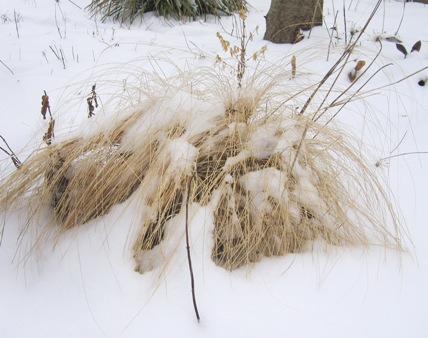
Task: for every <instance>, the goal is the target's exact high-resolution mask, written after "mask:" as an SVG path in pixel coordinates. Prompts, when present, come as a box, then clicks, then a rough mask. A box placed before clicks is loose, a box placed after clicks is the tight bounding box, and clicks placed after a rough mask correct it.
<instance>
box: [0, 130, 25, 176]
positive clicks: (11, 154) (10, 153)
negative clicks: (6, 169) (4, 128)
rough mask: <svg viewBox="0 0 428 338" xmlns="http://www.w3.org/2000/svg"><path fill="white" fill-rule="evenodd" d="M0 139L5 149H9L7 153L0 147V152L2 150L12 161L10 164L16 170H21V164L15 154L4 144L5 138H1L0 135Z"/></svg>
mask: <svg viewBox="0 0 428 338" xmlns="http://www.w3.org/2000/svg"><path fill="white" fill-rule="evenodd" d="M0 138H1V139H2V140H3V142H4V144H6V146H7V148H8V149H9V151H7V150H6V149H4V148H3V147H0V150H2V151H3V152H5V153H6V154H7V155H8V156H9V157H10V159H11V160H12V162H13V164H14V165H15V167H16V169H19V168H21V165H22V163H21V161H20V160H19V158H18V156H16V154H15V153H14V152H13V150H12V149H11V148H10V146H9V144H8V143H7V142H6V140H5V138H4V137H3V136H1V135H0Z"/></svg>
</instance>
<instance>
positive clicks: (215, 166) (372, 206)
mask: <svg viewBox="0 0 428 338" xmlns="http://www.w3.org/2000/svg"><path fill="white" fill-rule="evenodd" d="M273 71H275V73H272V72H273ZM272 74H275V76H272ZM146 76H148V77H149V76H153V75H150V74H146ZM294 80H295V79H291V76H290V73H289V72H286V71H284V72H282V73H279V71H278V67H276V68H275V70H273V69H264V70H263V72H260V74H259V75H257V74H253V75H252V77H251V81H245V82H239V84H240V85H239V86H238V83H237V81H238V80H236V79H235V81H233V80H231V79H230V77H229V76H227V75H224V74H223V73H222V72H221V71H218V70H215V69H211V68H210V69H208V68H207V69H199V70H198V72H197V73H193V72H189V73H186V72H183V73H181V74H179V75H177V76H175V77H173V78H170V79H167V80H162V81H156V80H155V79H154V80H153V81H151V82H150V87H147V88H140V90H141V97H143V99H142V100H141V102H140V103H139V104H138V106H137V105H135V104H134V105H130V106H129V107H128V108H126V109H125V108H124V109H123V110H122V111H117V113H118V114H117V116H116V117H115V118H114V119H113V121H114V123H110V124H108V126H104V127H102V128H100V127H98V128H97V127H95V128H94V129H93V130H91V132H89V133H86V134H84V133H82V134H81V135H76V136H74V137H71V138H69V139H67V140H64V141H61V142H57V141H54V142H52V144H51V145H49V146H47V147H45V148H44V149H41V150H39V151H38V152H36V153H35V154H33V155H32V156H31V157H30V158H29V159H27V160H26V161H25V162H24V163H22V165H21V167H20V169H19V170H15V171H14V172H13V173H12V174H11V175H10V176H8V177H6V178H4V179H2V181H1V183H0V209H1V210H6V209H7V208H9V207H10V205H13V204H16V203H17V202H18V201H20V205H21V206H22V205H24V206H26V207H27V208H28V209H30V210H33V212H29V214H30V215H31V217H32V219H31V220H30V221H31V222H29V223H33V224H32V226H34V227H35V228H37V231H36V233H37V235H36V236H39V237H38V238H48V237H47V236H45V234H46V232H47V231H54V233H55V235H56V238H57V239H58V238H60V237H59V236H60V235H61V234H63V233H64V232H65V231H67V230H68V229H71V228H75V227H78V226H79V227H80V226H82V225H83V224H85V223H87V222H88V221H90V220H93V219H96V218H97V217H99V216H101V215H105V214H107V213H108V212H109V211H110V210H111V208H112V207H113V206H114V205H117V204H120V203H122V202H124V201H126V200H128V199H130V198H131V199H132V200H133V201H134V202H135V203H137V204H138V205H139V206H140V207H141V213H140V215H139V217H140V222H139V224H138V225H137V227H136V231H135V232H134V233H133V234H134V244H133V246H132V251H133V254H134V257H135V263H136V270H137V271H139V272H144V271H148V270H151V269H154V268H156V267H158V266H159V265H160V264H163V263H162V262H165V261H166V260H167V259H168V258H169V257H164V256H171V255H173V254H174V252H175V250H177V247H179V246H178V245H176V244H173V243H172V242H173V241H177V240H179V238H183V234H184V229H185V227H184V225H183V224H182V217H181V218H180V217H179V215H180V214H183V212H184V209H185V204H186V201H188V202H187V203H188V204H191V205H192V206H193V207H194V208H201V207H204V208H206V210H208V211H209V212H210V213H211V216H212V219H213V224H211V231H210V232H209V235H210V236H211V241H207V242H206V243H211V246H210V248H209V250H210V252H211V258H212V260H213V261H214V262H215V264H217V265H219V266H221V267H224V268H226V269H228V270H233V269H236V268H239V267H241V266H243V265H247V264H249V263H255V262H258V261H259V260H260V259H262V258H263V257H270V256H282V255H286V254H287V253H297V252H303V251H305V250H309V248H310V245H308V244H310V243H311V242H312V241H313V240H317V239H322V240H324V241H325V242H326V243H328V244H331V245H352V246H354V245H357V246H368V245H371V244H379V245H384V246H388V247H394V248H401V230H400V226H399V223H398V220H397V217H396V215H395V213H394V210H393V208H392V206H391V203H390V202H389V199H388V195H387V193H386V192H385V191H384V189H383V187H382V184H381V183H380V182H379V180H378V178H377V175H376V174H375V173H374V172H373V171H372V170H371V168H370V167H369V166H368V164H367V162H366V161H365V160H364V154H362V153H361V151H360V150H359V149H360V147H359V143H358V142H357V141H355V140H354V139H352V138H351V137H350V136H349V135H348V134H345V133H344V132H342V131H341V128H340V127H339V126H337V125H336V124H335V123H334V121H331V120H329V121H328V124H326V121H323V120H324V118H323V117H324V116H326V117H325V119H327V115H328V114H327V113H326V110H325V109H324V108H316V109H319V111H322V115H320V118H317V119H314V116H315V115H314V113H316V111H315V112H314V111H313V110H312V109H314V108H313V107H316V105H315V104H312V103H313V102H311V103H308V102H307V103H308V104H307V105H305V107H306V108H305V109H306V110H305V112H304V113H302V112H300V113H299V112H297V111H296V110H295V109H292V107H294V106H295V103H296V100H298V99H299V95H302V97H307V96H308V94H309V93H310V92H311V90H312V89H308V91H309V93H307V92H305V91H302V89H301V88H293V85H291V84H290V82H291V81H294ZM147 83H148V82H147ZM293 89H295V90H294V91H293ZM144 93H150V94H147V95H146V96H144ZM296 93H299V94H296ZM343 102H345V103H346V102H347V101H346V100H345V99H344V101H343ZM302 103H303V102H301V104H302ZM300 106H301V105H300ZM336 106H337V105H336ZM102 118H103V116H102V113H99V114H97V116H94V117H93V118H92V119H91V121H92V120H96V119H102ZM94 126H97V124H94ZM22 203H24V204H22ZM46 208H47V209H48V210H49V213H48V215H50V216H47V217H48V219H40V217H46V213H40V214H39V218H38V219H37V217H35V216H37V210H42V209H43V210H46ZM131 212H132V211H131ZM135 212H136V211H135ZM133 217H134V218H135V215H133ZM192 226H196V225H195V224H193V225H192ZM201 226H206V225H201ZM25 231H28V227H25V229H24V232H25ZM32 233H33V234H34V232H32ZM35 242H37V243H40V241H39V240H38V239H37V238H36V240H35Z"/></svg>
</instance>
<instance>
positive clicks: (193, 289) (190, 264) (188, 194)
mask: <svg viewBox="0 0 428 338" xmlns="http://www.w3.org/2000/svg"><path fill="white" fill-rule="evenodd" d="M191 184H192V178H190V179H189V183H188V185H187V197H186V250H187V260H188V261H189V271H190V282H191V286H192V299H193V307H194V309H195V314H196V319H197V320H198V322H199V321H200V320H201V318H200V317H199V311H198V306H197V304H196V296H195V279H194V277H193V268H192V259H191V257H190V245H189V199H190V185H191Z"/></svg>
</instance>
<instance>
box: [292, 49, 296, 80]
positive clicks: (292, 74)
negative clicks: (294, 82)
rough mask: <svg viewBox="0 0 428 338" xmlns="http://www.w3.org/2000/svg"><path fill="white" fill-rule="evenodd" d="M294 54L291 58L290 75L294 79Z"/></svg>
mask: <svg viewBox="0 0 428 338" xmlns="http://www.w3.org/2000/svg"><path fill="white" fill-rule="evenodd" d="M296 69H297V66H296V55H293V57H292V58H291V77H292V78H293V79H294V78H295V77H296Z"/></svg>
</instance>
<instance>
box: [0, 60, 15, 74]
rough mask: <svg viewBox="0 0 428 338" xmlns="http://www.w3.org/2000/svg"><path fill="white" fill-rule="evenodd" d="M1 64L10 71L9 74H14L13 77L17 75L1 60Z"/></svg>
mask: <svg viewBox="0 0 428 338" xmlns="http://www.w3.org/2000/svg"><path fill="white" fill-rule="evenodd" d="M0 63H1V64H2V65H3V66H5V67H6V68H7V69H8V70H9V72H11V73H12V75H15V73H14V72H13V71H12V69H10V68H9V67H8V66H7V65H6V64H5V63H4V62H3V61H2V60H0Z"/></svg>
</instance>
